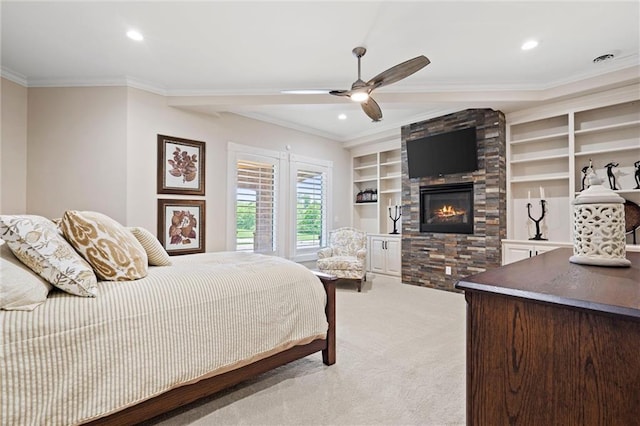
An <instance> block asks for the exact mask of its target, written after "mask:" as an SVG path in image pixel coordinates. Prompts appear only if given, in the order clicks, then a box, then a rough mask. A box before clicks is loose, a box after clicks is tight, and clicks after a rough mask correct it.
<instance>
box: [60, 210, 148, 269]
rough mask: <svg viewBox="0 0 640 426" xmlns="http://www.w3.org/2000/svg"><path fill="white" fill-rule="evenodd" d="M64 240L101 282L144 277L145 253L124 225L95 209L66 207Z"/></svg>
mask: <svg viewBox="0 0 640 426" xmlns="http://www.w3.org/2000/svg"><path fill="white" fill-rule="evenodd" d="M61 228H62V232H63V233H64V236H65V237H66V238H67V240H68V241H69V242H70V243H71V245H73V247H75V249H76V250H77V251H78V253H80V254H81V255H82V257H84V258H85V259H86V260H87V262H89V264H91V266H92V267H93V270H94V271H95V272H96V275H98V277H99V278H100V279H101V280H105V281H129V280H137V279H139V278H144V277H146V276H147V253H146V252H145V251H144V248H143V247H142V246H141V245H140V243H139V242H138V240H137V239H136V238H135V237H134V236H133V235H132V234H131V232H129V231H128V230H127V229H126V228H125V227H124V226H122V225H120V224H119V223H118V222H116V221H115V220H113V219H111V218H110V217H109V216H106V215H103V214H102V213H97V212H89V211H85V212H80V211H76V210H67V211H66V212H65V213H64V215H63V216H62V224H61Z"/></svg>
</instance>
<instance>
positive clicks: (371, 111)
mask: <svg viewBox="0 0 640 426" xmlns="http://www.w3.org/2000/svg"><path fill="white" fill-rule="evenodd" d="M360 106H361V107H362V110H363V111H364V113H365V114H367V115H368V116H369V118H370V119H372V120H373V121H380V120H382V110H381V109H380V106H379V105H378V103H377V102H376V101H374V100H373V98H372V97H369V99H368V100H366V101H365V102H362V103H361V104H360Z"/></svg>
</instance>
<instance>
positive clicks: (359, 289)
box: [358, 280, 362, 293]
mask: <svg viewBox="0 0 640 426" xmlns="http://www.w3.org/2000/svg"><path fill="white" fill-rule="evenodd" d="M361 291H362V280H358V293H360V292H361Z"/></svg>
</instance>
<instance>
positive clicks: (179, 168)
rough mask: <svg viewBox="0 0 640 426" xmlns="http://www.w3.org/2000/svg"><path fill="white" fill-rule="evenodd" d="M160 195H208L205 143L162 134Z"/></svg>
mask: <svg viewBox="0 0 640 426" xmlns="http://www.w3.org/2000/svg"><path fill="white" fill-rule="evenodd" d="M158 194H180V195H202V196H204V195H205V143H204V142H201V141H194V140H190V139H183V138H177V137H174V136H166V135H160V134H159V135H158Z"/></svg>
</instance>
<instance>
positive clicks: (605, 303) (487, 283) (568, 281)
mask: <svg viewBox="0 0 640 426" xmlns="http://www.w3.org/2000/svg"><path fill="white" fill-rule="evenodd" d="M572 254H573V250H572V249H570V248H559V249H556V250H552V251H549V252H546V253H543V254H540V255H538V256H534V257H531V258H529V259H526V260H523V261H520V262H515V263H511V264H509V265H505V266H502V267H500V268H496V269H492V270H489V271H486V272H483V273H480V274H477V275H472V276H469V277H466V278H463V279H462V280H460V281H459V282H458V283H457V284H456V288H458V289H461V290H465V291H479V292H487V293H494V294H502V295H506V296H512V297H519V298H524V299H528V300H534V301H540V302H548V303H554V304H559V305H565V306H572V307H578V308H584V309H588V310H592V311H600V312H608V313H612V314H617V315H624V316H630V317H635V318H638V319H640V253H635V252H627V256H626V257H627V259H629V260H630V261H631V267H627V268H613V267H604V266H587V265H578V264H575V263H570V262H569V257H571V255H572Z"/></svg>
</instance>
